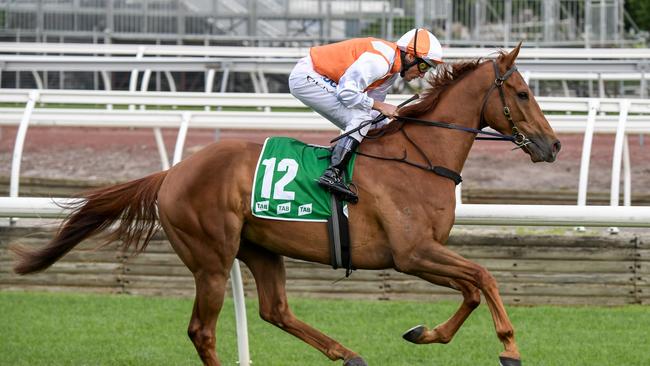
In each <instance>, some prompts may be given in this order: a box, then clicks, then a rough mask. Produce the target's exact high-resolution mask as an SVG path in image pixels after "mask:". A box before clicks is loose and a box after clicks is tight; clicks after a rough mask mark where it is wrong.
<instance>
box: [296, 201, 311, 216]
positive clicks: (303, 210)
mask: <svg viewBox="0 0 650 366" xmlns="http://www.w3.org/2000/svg"><path fill="white" fill-rule="evenodd" d="M309 214H311V203H308V204H306V205H301V206H298V216H305V215H309Z"/></svg>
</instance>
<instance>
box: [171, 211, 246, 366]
mask: <svg viewBox="0 0 650 366" xmlns="http://www.w3.org/2000/svg"><path fill="white" fill-rule="evenodd" d="M160 222H161V224H162V226H163V228H164V229H165V232H166V234H167V238H168V239H169V241H170V243H171V244H172V247H173V248H174V250H175V251H176V253H177V254H178V256H179V257H180V258H181V260H182V261H183V263H185V265H186V266H187V267H188V268H189V269H190V271H191V272H192V274H193V276H194V282H195V284H196V296H195V299H194V308H193V310H192V317H191V320H190V324H189V327H188V335H189V337H190V339H191V340H192V343H193V344H194V347H195V348H196V351H197V353H198V354H199V357H200V358H201V361H202V362H203V364H204V365H209V366H220V365H221V364H220V362H219V359H218V356H217V351H216V342H217V337H216V323H217V319H218V317H219V313H220V312H221V308H222V306H223V301H224V297H225V292H226V286H227V281H228V274H229V272H230V269H231V267H232V264H233V262H234V260H235V256H236V253H237V250H238V247H239V235H240V229H241V223H240V221H235V220H233V221H230V222H228V221H224V222H223V223H222V224H223V225H220V226H218V224H219V223H218V222H215V223H214V227H213V230H212V231H211V232H208V231H207V230H206V229H205V228H203V227H201V226H199V225H193V223H192V222H191V221H190V220H187V221H186V220H179V219H178V218H177V221H175V222H173V221H172V220H170V218H169V217H168V216H167V215H166V214H165V211H163V210H161V213H160ZM190 233H191V234H190Z"/></svg>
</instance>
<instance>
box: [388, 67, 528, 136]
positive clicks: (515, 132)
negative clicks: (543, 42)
mask: <svg viewBox="0 0 650 366" xmlns="http://www.w3.org/2000/svg"><path fill="white" fill-rule="evenodd" d="M491 61H492V64H493V65H494V74H495V76H496V77H495V79H494V83H493V84H492V86H491V87H490V89H489V90H488V91H487V93H486V94H485V97H484V98H483V105H482V107H481V115H480V121H479V128H471V127H465V126H459V125H455V124H453V123H445V122H437V121H429V120H424V119H419V118H412V117H400V116H397V117H395V119H397V120H401V121H404V122H412V123H417V124H422V125H427V126H433V127H442V128H448V129H452V130H459V131H465V132H469V133H474V134H476V135H487V136H489V137H485V136H477V137H476V139H477V140H498V141H512V142H513V143H514V144H515V145H517V147H515V149H520V148H523V147H524V146H526V145H528V144H530V143H531V142H532V141H530V140H529V139H528V138H527V137H526V135H524V134H523V133H521V132H520V131H519V129H518V128H517V127H516V126H515V122H514V121H513V120H512V116H511V115H510V108H509V107H508V105H507V103H506V96H505V92H504V91H503V84H504V83H505V82H506V80H508V78H509V77H510V76H512V74H514V72H515V71H517V66H514V65H513V66H512V67H511V68H510V69H509V70H507V71H506V72H505V74H503V75H501V74H500V73H499V66H498V65H497V62H496V60H491ZM494 89H497V90H499V96H500V97H501V104H502V105H503V115H504V116H505V117H506V119H507V120H508V122H509V123H510V125H511V126H512V135H504V134H502V133H498V132H490V131H483V128H485V127H487V126H488V123H487V120H486V119H485V107H486V106H487V102H488V100H489V98H490V94H492V92H493V91H494Z"/></svg>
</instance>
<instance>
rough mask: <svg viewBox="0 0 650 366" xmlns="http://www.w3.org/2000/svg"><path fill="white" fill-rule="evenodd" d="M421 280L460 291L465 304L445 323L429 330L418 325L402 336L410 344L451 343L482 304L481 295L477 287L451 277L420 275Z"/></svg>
mask: <svg viewBox="0 0 650 366" xmlns="http://www.w3.org/2000/svg"><path fill="white" fill-rule="evenodd" d="M420 278H422V279H424V280H426V281H429V282H431V283H433V284H436V285H439V286H443V287H448V288H451V289H454V290H458V291H460V292H461V293H462V294H463V302H462V303H461V304H460V307H459V308H458V310H457V311H456V313H454V315H452V317H451V318H449V319H448V320H447V321H445V322H444V323H442V324H440V325H438V326H436V327H435V328H433V329H431V330H429V329H427V328H426V327H425V326H424V325H418V326H416V327H413V328H411V329H409V330H408V331H406V332H405V333H404V335H403V336H402V337H403V338H404V339H406V340H407V341H409V342H412V343H416V344H427V343H443V344H446V343H449V342H451V340H452V339H453V338H454V335H456V332H458V329H460V327H461V326H462V325H463V323H464V322H465V320H467V318H468V317H469V315H470V314H471V313H472V311H474V309H476V308H477V307H478V306H479V304H480V303H481V293H480V291H479V289H478V288H476V286H474V285H472V284H470V283H469V282H466V281H462V280H454V279H451V278H449V277H443V276H434V275H430V274H426V273H425V274H420Z"/></svg>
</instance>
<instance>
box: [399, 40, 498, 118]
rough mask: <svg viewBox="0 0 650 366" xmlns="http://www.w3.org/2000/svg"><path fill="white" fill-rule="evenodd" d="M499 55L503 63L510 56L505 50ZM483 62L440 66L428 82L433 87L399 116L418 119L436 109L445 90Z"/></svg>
mask: <svg viewBox="0 0 650 366" xmlns="http://www.w3.org/2000/svg"><path fill="white" fill-rule="evenodd" d="M497 53H498V55H499V56H498V58H497V60H498V61H501V59H502V58H503V57H505V56H507V55H508V53H507V52H505V51H503V50H500V51H497ZM483 61H484V59H483V58H478V59H475V60H469V61H464V62H455V63H449V64H444V65H441V66H439V67H438V69H437V72H436V73H435V74H432V75H430V76H429V77H428V78H427V80H426V81H427V82H428V83H429V85H430V86H431V87H429V88H428V89H426V90H425V91H424V92H423V93H422V94H421V96H420V99H419V100H418V102H417V103H414V104H411V105H407V106H405V107H403V108H400V109H399V112H398V115H400V116H403V117H417V116H420V115H422V114H424V113H426V112H429V111H430V110H432V109H435V108H436V106H437V105H438V102H439V101H440V97H441V96H442V94H443V93H444V92H445V90H447V89H448V88H449V87H451V86H452V85H455V84H456V83H458V82H459V81H460V80H461V79H463V78H464V77H465V76H467V75H468V74H469V73H470V72H472V71H474V70H476V69H477V68H478V67H479V66H480V65H481V64H482V63H483Z"/></svg>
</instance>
